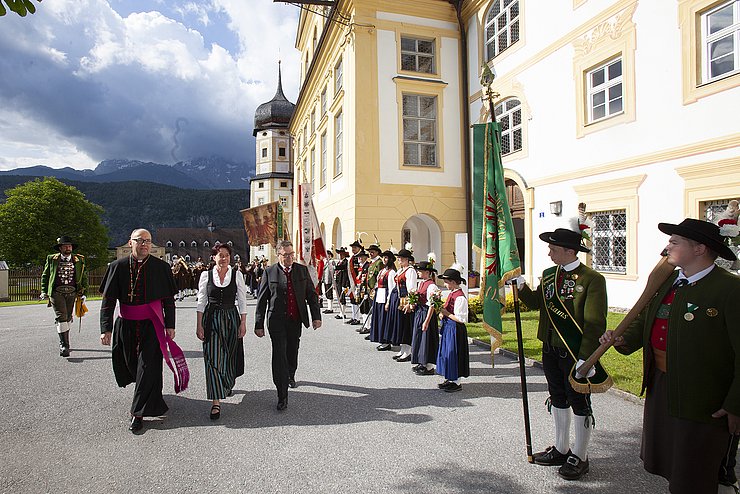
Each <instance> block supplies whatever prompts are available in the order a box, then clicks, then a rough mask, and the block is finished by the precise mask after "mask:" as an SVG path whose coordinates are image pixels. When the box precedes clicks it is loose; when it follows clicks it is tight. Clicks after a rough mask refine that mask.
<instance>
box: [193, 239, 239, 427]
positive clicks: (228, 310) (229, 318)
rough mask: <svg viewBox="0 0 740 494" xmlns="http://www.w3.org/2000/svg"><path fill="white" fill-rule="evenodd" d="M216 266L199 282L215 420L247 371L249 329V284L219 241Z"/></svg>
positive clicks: (201, 326) (199, 320)
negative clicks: (245, 361) (246, 341)
mask: <svg viewBox="0 0 740 494" xmlns="http://www.w3.org/2000/svg"><path fill="white" fill-rule="evenodd" d="M212 253H213V259H214V262H215V263H216V265H215V266H213V268H211V269H208V270H207V271H204V272H203V273H202V274H201V276H200V280H199V282H198V302H197V308H196V311H197V316H196V323H197V329H196V335H197V336H198V339H199V340H201V341H202V342H203V363H204V365H205V371H206V395H207V397H208V399H209V400H211V401H212V403H211V414H210V417H211V420H217V419H218V418H219V417H220V416H221V400H223V399H224V398H226V397H227V396H231V392H232V390H233V389H234V383H235V382H236V378H237V377H238V376H241V375H242V374H244V346H243V345H244V341H243V338H244V335H245V333H246V332H247V326H246V324H247V286H246V283H245V282H244V276H241V273H239V272H238V271H236V270H235V269H232V267H231V266H230V262H231V257H232V254H233V251H232V249H231V246H230V245H228V244H216V245H215V246H214V247H213V249H212Z"/></svg>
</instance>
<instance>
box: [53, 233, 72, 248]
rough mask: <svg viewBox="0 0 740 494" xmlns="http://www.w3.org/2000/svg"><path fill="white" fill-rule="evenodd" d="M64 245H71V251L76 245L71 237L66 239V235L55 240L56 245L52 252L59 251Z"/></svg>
mask: <svg viewBox="0 0 740 494" xmlns="http://www.w3.org/2000/svg"><path fill="white" fill-rule="evenodd" d="M65 244H70V245H72V249H76V248H77V244H76V243H74V242H73V241H72V237H68V236H67V235H62V236H61V237H59V238H58V239H57V244H56V245H55V246H54V250H59V247H61V246H62V245H65Z"/></svg>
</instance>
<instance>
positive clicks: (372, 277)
mask: <svg viewBox="0 0 740 494" xmlns="http://www.w3.org/2000/svg"><path fill="white" fill-rule="evenodd" d="M381 269H383V259H381V258H380V257H379V258H378V259H376V260H375V261H374V262H373V263H372V264H370V267H369V268H368V270H367V287H368V288H369V289H370V290H373V289H374V288H375V285H377V284H378V273H380V270H381Z"/></svg>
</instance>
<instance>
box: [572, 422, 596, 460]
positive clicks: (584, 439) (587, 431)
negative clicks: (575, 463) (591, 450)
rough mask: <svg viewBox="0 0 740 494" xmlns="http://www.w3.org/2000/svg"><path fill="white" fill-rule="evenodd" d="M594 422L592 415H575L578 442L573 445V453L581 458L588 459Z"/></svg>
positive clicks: (574, 423)
mask: <svg viewBox="0 0 740 494" xmlns="http://www.w3.org/2000/svg"><path fill="white" fill-rule="evenodd" d="M592 424H593V418H592V417H591V416H586V417H581V416H579V415H576V416H575V419H574V421H573V428H574V429H575V433H576V443H575V445H574V446H573V454H574V455H576V456H577V457H578V458H580V459H581V460H587V459H588V443H589V441H590V440H591V430H592V429H593V428H592V427H591V425H592Z"/></svg>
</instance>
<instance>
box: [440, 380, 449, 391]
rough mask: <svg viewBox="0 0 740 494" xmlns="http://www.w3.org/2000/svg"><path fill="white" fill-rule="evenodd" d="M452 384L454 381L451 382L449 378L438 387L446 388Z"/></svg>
mask: <svg viewBox="0 0 740 494" xmlns="http://www.w3.org/2000/svg"><path fill="white" fill-rule="evenodd" d="M450 384H452V383H451V382H450V381H448V380H445V382H443V383H439V384H437V387H438V388H439V389H445V388H446V387H447V386H449V385H450Z"/></svg>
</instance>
